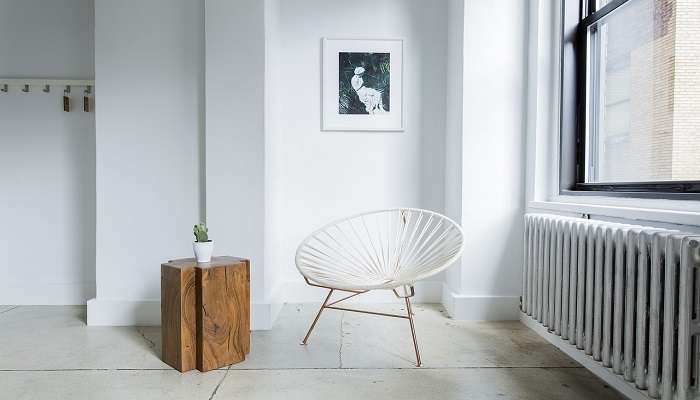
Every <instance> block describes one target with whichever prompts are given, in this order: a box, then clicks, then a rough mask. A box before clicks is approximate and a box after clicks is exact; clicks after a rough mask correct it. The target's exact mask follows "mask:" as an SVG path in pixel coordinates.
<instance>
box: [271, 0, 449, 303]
mask: <svg viewBox="0 0 700 400" xmlns="http://www.w3.org/2000/svg"><path fill="white" fill-rule="evenodd" d="M277 7H279V9H278V10H277V12H278V14H277V16H276V20H277V21H278V22H279V27H278V35H279V36H278V39H277V48H278V49H277V51H276V52H275V53H276V54H275V57H276V59H277V60H278V62H274V63H273V65H272V71H271V74H273V77H272V78H271V79H273V80H274V81H275V82H277V84H276V85H275V87H274V88H273V89H272V90H273V92H272V94H271V95H272V96H273V97H274V104H273V105H272V108H273V109H274V112H272V113H271V114H269V115H267V116H266V121H269V122H271V123H273V124H274V128H272V130H271V131H268V136H267V138H268V139H269V141H270V144H269V145H270V146H272V148H273V151H274V152H275V153H274V154H275V157H279V158H278V160H277V161H276V163H274V164H272V165H270V168H271V169H272V170H271V171H269V179H270V180H271V182H270V185H269V190H270V193H268V196H269V197H270V198H272V199H276V200H275V201H272V202H271V203H270V205H269V206H270V207H271V210H270V213H271V215H274V218H273V219H272V220H271V221H267V224H268V226H269V228H268V229H270V230H271V231H273V232H275V235H276V237H274V238H273V243H270V246H271V248H272V250H271V251H270V252H269V257H268V258H267V259H266V268H273V269H276V270H277V271H279V280H280V282H282V286H283V287H285V289H283V290H282V296H284V297H285V299H287V300H289V301H317V300H318V299H319V297H318V294H317V293H316V292H315V291H312V290H308V289H307V286H306V285H305V283H304V282H303V280H302V279H301V277H300V275H299V273H298V272H297V271H296V268H295V267H294V252H295V250H296V247H297V245H298V244H299V243H300V242H301V240H302V239H303V238H304V237H305V236H306V235H307V234H309V233H310V232H311V231H313V230H314V229H316V228H318V227H319V226H321V225H323V224H325V223H327V222H330V221H331V220H334V219H337V218H340V217H343V216H347V215H350V214H353V213H357V212H360V211H363V210H371V209H378V208H387V207H398V206H405V207H420V208H427V209H431V210H436V211H438V212H442V211H443V207H444V170H445V168H444V166H445V165H444V161H443V158H444V143H445V139H444V138H445V136H444V135H445V107H446V97H445V93H446V84H447V82H446V80H445V69H446V39H447V30H446V18H447V2H446V1H430V2H427V1H422V0H410V1H405V0H383V1H370V0H358V1H355V2H353V3H352V5H351V6H350V5H349V4H348V3H347V2H344V1H327V0H299V1H280V2H279V4H278V5H277ZM356 10H361V11H360V12H357V11H356ZM323 37H337V38H403V39H404V40H405V42H404V46H405V48H404V60H403V66H404V89H403V92H404V95H405V98H404V102H405V109H406V115H407V120H406V130H405V132H367V133H358V132H322V131H321V130H320V121H321V114H320V113H321V108H320V105H321V98H320V96H321V38H323ZM438 279H439V278H438ZM433 287H437V288H438V290H437V291H434V292H433V293H434V295H435V296H434V299H433V301H434V300H439V295H440V291H439V288H440V287H441V283H437V284H436V285H434V286H433ZM420 292H421V291H420V290H419V293H420ZM422 293H424V291H423V292H422Z"/></svg>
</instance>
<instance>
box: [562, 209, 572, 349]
mask: <svg viewBox="0 0 700 400" xmlns="http://www.w3.org/2000/svg"><path fill="white" fill-rule="evenodd" d="M563 236H564V237H563V239H562V240H563V242H562V250H561V251H562V260H561V265H562V272H561V278H562V283H561V288H562V290H561V322H560V324H561V338H562V339H568V338H569V303H570V301H571V299H570V298H569V292H570V291H571V289H570V287H569V284H570V280H571V276H570V274H569V270H570V261H569V260H570V257H571V225H570V223H569V221H566V222H564V232H563Z"/></svg>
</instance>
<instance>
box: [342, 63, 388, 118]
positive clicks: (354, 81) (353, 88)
mask: <svg viewBox="0 0 700 400" xmlns="http://www.w3.org/2000/svg"><path fill="white" fill-rule="evenodd" d="M390 76H391V54H390V53H350V52H347V53H346V52H341V53H339V54H338V112H339V113H340V114H377V113H385V112H389V111H390V108H391V96H390V89H391V79H390Z"/></svg>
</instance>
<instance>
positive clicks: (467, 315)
mask: <svg viewBox="0 0 700 400" xmlns="http://www.w3.org/2000/svg"><path fill="white" fill-rule="evenodd" d="M442 304H443V306H444V307H445V309H446V310H447V313H448V314H450V316H451V317H452V318H454V319H458V320H466V321H517V320H518V318H519V315H520V309H519V308H520V296H471V295H462V294H456V293H453V292H452V291H451V290H450V288H449V287H448V286H447V285H446V284H443V286H442Z"/></svg>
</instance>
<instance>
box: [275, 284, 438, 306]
mask: <svg viewBox="0 0 700 400" xmlns="http://www.w3.org/2000/svg"><path fill="white" fill-rule="evenodd" d="M280 287H281V290H280V293H282V294H283V295H284V302H285V303H321V302H323V298H324V297H325V296H326V295H327V294H328V289H322V288H318V287H314V286H309V285H308V284H306V282H304V281H303V280H300V281H293V282H285V283H283V284H282V285H281V286H280ZM415 289H416V295H415V297H414V298H412V299H411V301H412V302H415V303H439V302H440V298H441V293H442V282H439V281H421V282H417V283H416V285H415ZM334 296H335V295H334ZM393 302H396V296H394V293H392V292H391V291H390V290H373V291H370V292H368V293H366V294H363V295H361V296H357V297H353V298H352V299H349V300H348V303H393Z"/></svg>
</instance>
